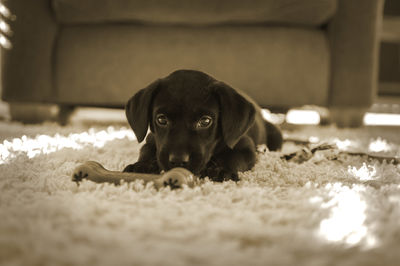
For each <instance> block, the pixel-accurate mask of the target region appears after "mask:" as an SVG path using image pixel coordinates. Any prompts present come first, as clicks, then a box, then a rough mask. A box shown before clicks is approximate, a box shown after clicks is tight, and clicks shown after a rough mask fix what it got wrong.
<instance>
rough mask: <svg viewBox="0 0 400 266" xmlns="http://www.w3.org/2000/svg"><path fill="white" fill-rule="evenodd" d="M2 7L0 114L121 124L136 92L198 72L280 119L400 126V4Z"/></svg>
mask: <svg viewBox="0 0 400 266" xmlns="http://www.w3.org/2000/svg"><path fill="white" fill-rule="evenodd" d="M0 14H1V21H0V31H1V35H0V44H1V46H2V47H3V48H2V53H1V61H2V64H1V81H2V82H1V88H0V90H1V95H2V100H3V101H2V102H1V103H0V118H2V119H3V120H16V121H22V122H26V123H40V122H42V121H45V120H52V121H54V120H56V121H58V122H59V123H61V124H67V123H68V121H70V119H71V116H73V115H77V114H80V115H84V116H85V115H86V116H87V117H88V118H92V119H101V118H102V117H108V118H112V119H116V120H118V119H121V120H124V113H123V111H122V110H121V108H123V107H124V104H125V102H126V101H127V100H128V99H129V98H130V97H131V96H132V95H133V94H134V93H136V92H137V91H138V90H140V89H141V88H143V87H145V86H147V85H148V84H149V83H151V82H152V81H153V80H155V79H157V78H158V77H163V76H166V75H168V74H169V73H170V72H173V71H174V70H176V69H197V70H201V71H204V72H206V73H208V74H210V75H212V76H214V77H215V78H217V79H219V80H223V81H225V82H226V83H228V84H230V85H232V86H233V87H235V88H239V89H241V90H243V91H245V92H246V93H247V94H249V95H250V96H252V97H253V98H254V99H256V101H257V102H258V103H259V104H260V105H261V106H262V107H263V108H265V109H266V110H265V112H264V114H265V116H266V117H269V118H270V119H272V120H274V119H275V122H277V123H284V122H289V123H306V124H307V123H314V124H318V123H321V124H336V125H338V126H340V127H358V126H362V125H363V124H367V125H372V124H390V125H399V124H400V117H399V116H398V114H400V105H399V103H400V1H398V0H386V1H383V0H263V1H261V0H249V1H240V0H218V1H215V0H214V1H212V0H190V1H184V0H154V1H140V0H130V1H126V0H85V1H83V0H37V1H24V0H9V1H2V2H1V5H0ZM98 108H103V109H98ZM104 108H106V109H104ZM295 110H300V111H295ZM275 114H281V115H275Z"/></svg>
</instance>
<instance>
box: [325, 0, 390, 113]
mask: <svg viewBox="0 0 400 266" xmlns="http://www.w3.org/2000/svg"><path fill="white" fill-rule="evenodd" d="M383 2H384V1H383V0H339V1H338V10H337V13H336V15H335V17H334V19H333V20H332V22H331V23H330V24H329V26H328V31H329V33H328V34H329V41H330V45H331V51H332V52H331V84H330V92H329V93H330V95H329V100H328V105H329V106H351V107H361V108H362V107H369V106H370V105H371V103H372V101H373V99H374V96H375V95H376V90H377V75H378V48H379V38H378V37H379V36H378V33H379V26H380V24H381V21H382V13H383Z"/></svg>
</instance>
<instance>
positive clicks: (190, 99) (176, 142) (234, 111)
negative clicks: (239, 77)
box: [124, 70, 282, 181]
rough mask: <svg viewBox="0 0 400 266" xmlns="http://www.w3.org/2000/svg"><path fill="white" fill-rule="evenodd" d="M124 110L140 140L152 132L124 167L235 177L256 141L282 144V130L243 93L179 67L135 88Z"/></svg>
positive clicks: (252, 157) (247, 164)
mask: <svg viewBox="0 0 400 266" xmlns="http://www.w3.org/2000/svg"><path fill="white" fill-rule="evenodd" d="M126 116H127V118H128V122H129V124H130V126H131V127H132V129H133V131H134V133H135V135H136V137H137V139H138V141H139V142H141V141H143V140H144V138H145V136H146V134H147V130H148V127H149V126H150V130H151V132H150V133H149V134H148V136H147V138H146V144H144V145H143V147H142V148H141V150H140V156H139V159H138V161H137V162H136V163H135V164H130V165H128V166H127V167H126V168H125V169H124V172H139V173H160V172H161V171H162V170H165V171H166V170H169V169H171V168H174V167H184V168H187V169H188V170H190V171H191V172H192V173H194V174H195V175H197V176H200V177H206V176H208V177H209V178H210V179H212V180H214V181H223V180H229V179H232V180H238V174H237V173H238V171H246V170H249V169H251V168H252V167H253V166H254V164H255V162H256V146H257V145H258V144H267V146H268V148H269V149H270V150H278V149H280V148H281V146H282V134H281V132H280V130H279V129H278V128H277V127H275V126H274V125H273V124H271V123H269V122H267V121H265V120H263V118H262V116H261V112H260V107H259V106H257V105H256V104H255V102H254V101H252V100H251V99H250V98H249V97H248V96H246V95H244V94H243V93H239V92H237V91H236V90H234V89H233V88H231V87H230V86H228V85H227V84H225V83H223V82H220V81H217V80H215V79H214V78H212V77H210V76H209V75H207V74H205V73H203V72H200V71H194V70H178V71H175V72H173V73H172V74H170V75H169V76H167V77H166V78H162V79H158V80H156V81H154V82H153V83H151V84H150V85H149V86H148V87H146V88H144V89H142V90H140V91H139V92H138V93H136V94H135V95H134V96H133V97H132V98H131V99H130V100H129V101H128V103H127V105H126Z"/></svg>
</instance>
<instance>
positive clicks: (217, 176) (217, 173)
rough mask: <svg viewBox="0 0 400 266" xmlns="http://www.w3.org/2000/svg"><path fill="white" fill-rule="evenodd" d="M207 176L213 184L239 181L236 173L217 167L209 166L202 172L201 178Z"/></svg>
mask: <svg viewBox="0 0 400 266" xmlns="http://www.w3.org/2000/svg"><path fill="white" fill-rule="evenodd" d="M207 176H208V177H209V178H210V179H211V180H212V181H214V182H223V181H228V180H232V181H235V182H237V181H239V176H238V174H237V173H234V172H230V171H227V170H226V169H225V168H224V167H222V166H217V165H213V166H209V167H207V168H206V169H205V170H204V171H203V172H202V174H201V177H207Z"/></svg>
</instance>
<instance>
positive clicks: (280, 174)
mask: <svg viewBox="0 0 400 266" xmlns="http://www.w3.org/2000/svg"><path fill="white" fill-rule="evenodd" d="M399 133H400V130H399V128H384V129H382V128H364V129H351V130H350V129H341V130H339V129H336V128H335V127H326V128H322V127H304V128H298V129H296V130H293V131H286V134H287V137H292V138H298V139H301V138H302V139H309V138H310V137H311V140H312V141H315V142H328V143H335V144H336V145H337V146H338V148H340V149H341V150H357V151H365V152H370V153H375V154H382V155H385V156H400V134H399ZM0 137H1V142H0V265H119V266H124V265H174V266H177V265H342V266H344V265H398V262H399V261H400V253H399V249H400V166H399V165H396V164H394V163H390V162H379V161H376V160H369V159H367V158H366V157H361V156H347V155H340V156H333V157H332V154H335V151H329V152H326V151H321V152H320V153H317V154H315V156H313V157H312V158H311V159H310V160H308V161H306V162H304V163H300V164H299V163H294V162H287V161H284V160H282V159H280V156H281V155H282V153H289V152H292V151H296V150H299V149H301V146H298V145H294V144H290V143H288V144H285V146H284V150H283V151H282V152H280V153H277V152H268V151H265V152H264V151H263V149H262V147H261V148H260V154H259V157H258V163H257V165H256V166H255V167H254V169H252V170H251V171H248V172H245V173H243V174H240V178H241V181H240V182H238V183H234V182H224V183H213V182H210V181H208V180H204V181H201V182H199V183H198V184H197V185H196V186H194V187H193V188H190V187H184V188H183V189H179V190H172V191H171V190H170V189H169V188H166V189H161V190H159V191H157V190H155V189H154V188H153V187H152V186H151V185H150V184H147V185H143V183H141V182H140V181H138V182H135V183H130V184H126V183H125V184H122V185H121V186H114V185H108V184H95V183H92V182H90V181H85V182H83V183H81V185H80V186H79V187H78V186H77V185H76V184H75V183H73V182H71V173H72V170H73V169H74V168H75V167H76V166H77V165H78V164H80V163H83V162H84V161H86V160H95V161H98V162H100V163H102V164H103V165H104V166H105V167H106V168H108V169H110V170H121V169H123V167H124V166H125V165H127V164H129V163H133V162H134V161H135V160H136V158H137V155H138V150H139V147H140V145H139V144H138V143H137V142H136V141H135V138H134V135H133V133H132V132H131V130H129V129H128V128H127V125H126V124H123V123H122V124H121V123H114V124H112V125H111V126H110V125H105V124H91V125H89V124H88V123H78V122H76V123H72V124H71V125H69V126H66V127H60V126H58V125H56V124H54V123H45V124H42V125H33V126H32V125H31V126H25V125H22V124H18V123H12V122H0Z"/></svg>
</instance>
